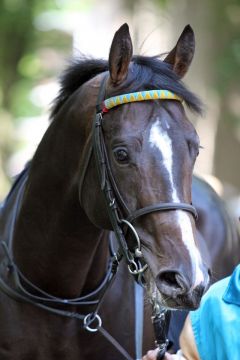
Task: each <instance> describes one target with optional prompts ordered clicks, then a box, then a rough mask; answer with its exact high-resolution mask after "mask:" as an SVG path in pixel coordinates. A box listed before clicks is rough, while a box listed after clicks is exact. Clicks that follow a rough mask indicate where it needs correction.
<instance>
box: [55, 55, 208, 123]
mask: <svg viewBox="0 0 240 360" xmlns="http://www.w3.org/2000/svg"><path fill="white" fill-rule="evenodd" d="M107 70H108V61H107V60H102V59H91V58H80V59H76V60H73V61H72V62H71V64H70V66H69V67H68V68H67V69H66V70H65V72H64V73H63V75H62V77H61V79H60V83H61V89H60V92H59V95H58V97H57V98H56V100H55V102H54V105H53V109H52V114H51V117H52V118H53V117H54V116H55V115H56V114H57V112H58V111H59V109H60V108H61V106H62V105H63V104H64V103H65V101H66V100H67V99H68V98H69V97H70V95H71V94H73V93H74V91H76V90H77V89H78V88H79V87H80V86H81V85H83V84H84V83H85V82H87V81H88V80H90V79H92V78H93V77H95V76H96V75H98V74H100V73H102V72H105V71H107ZM126 87H127V88H128V89H127V90H128V91H129V90H130V89H131V90H132V91H140V90H141V91H143V90H153V89H166V90H170V91H172V92H173V93H175V94H177V95H178V96H180V97H182V98H183V100H184V102H185V104H186V105H187V106H188V107H189V108H190V110H192V111H194V112H196V113H198V114H201V112H202V103H201V101H200V99H199V98H198V97H197V96H196V95H194V94H193V93H192V92H191V91H189V90H188V89H187V88H186V86H185V85H184V84H183V83H182V81H181V80H180V79H179V77H178V76H177V75H176V74H175V73H174V72H173V71H172V70H171V68H170V66H169V65H168V64H167V63H165V62H163V61H161V60H160V59H159V57H156V56H153V57H149V56H140V55H139V56H134V57H133V59H132V67H131V76H130V79H129V84H126ZM115 95H117V94H115Z"/></svg>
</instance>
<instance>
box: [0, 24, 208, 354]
mask: <svg viewBox="0 0 240 360" xmlns="http://www.w3.org/2000/svg"><path fill="white" fill-rule="evenodd" d="M194 46H195V44H194V34H193V31H192V29H191V28H190V26H187V27H186V28H185V29H184V31H183V33H182V34H181V36H180V38H179V40H178V42H177V44H176V46H175V47H174V49H173V50H172V51H171V52H170V53H169V54H168V56H167V57H166V58H165V60H164V61H161V60H159V59H158V58H156V57H143V56H134V57H132V42H131V38H130V35H129V31H128V26H127V25H126V24H125V25H123V26H122V27H121V28H120V29H119V30H118V32H117V33H116V34H115V36H114V39H113V42H112V45H111V49H110V55H109V61H103V60H94V59H82V60H79V61H76V62H75V63H73V64H72V65H71V66H70V67H69V69H68V70H67V71H66V73H65V74H64V76H63V79H62V89H61V92H60V95H59V97H58V99H57V101H56V103H55V107H54V109H53V112H52V122H51V124H50V126H49V128H48V130H47V131H46V133H45V135H44V137H43V139H42V141H41V143H40V144H39V146H38V148H37V150H36V153H35V155H34V157H33V159H32V161H31V163H30V164H29V165H28V166H27V168H26V169H25V170H24V171H23V173H22V174H21V175H20V176H19V178H18V179H17V181H16V182H15V185H14V187H13V189H12V190H11V192H10V194H9V196H8V198H7V199H6V201H5V204H4V206H3V207H2V210H1V220H0V234H1V248H0V251H1V253H0V256H1V268H0V289H1V292H0V359H1V360H28V359H29V360H32V359H34V360H46V359H49V360H55V359H56V360H60V359H61V360H85V359H86V360H87V359H89V360H91V359H99V358H103V359H109V360H110V359H111V360H112V359H124V358H127V356H123V354H121V353H120V352H119V351H118V350H117V349H116V348H115V346H113V344H111V341H113V340H112V338H111V339H110V342H109V336H113V337H114V338H115V339H117V340H118V342H119V343H120V344H121V345H122V346H123V348H124V349H126V351H127V352H128V353H129V354H131V356H132V357H134V356H135V350H134V340H135V338H134V333H135V331H134V328H135V327H136V323H135V320H136V319H135V318H136V316H135V315H134V307H135V306H134V286H133V284H134V280H133V277H132V276H131V274H133V275H134V276H135V278H136V277H137V280H138V281H139V282H140V283H142V282H143V281H144V283H145V287H146V293H147V297H148V298H149V299H150V301H149V303H147V304H146V306H145V308H144V310H145V311H144V334H143V352H145V351H146V350H148V349H150V348H152V347H153V345H154V335H153V329H152V324H151V321H150V317H151V306H150V303H151V302H152V301H153V300H154V304H157V305H159V306H161V307H165V308H166V307H167V308H173V309H195V308H197V307H198V305H199V302H200V299H201V296H202V294H203V292H204V291H205V289H206V287H207V285H208V282H209V269H208V266H207V265H206V263H205V260H204V258H202V256H201V253H200V250H199V244H198V243H199V242H200V240H198V236H197V234H198V232H197V230H196V226H195V215H196V212H195V208H194V207H193V206H192V205H191V201H192V198H191V183H192V171H193V166H194V163H195V160H196V157H197V155H198V151H199V139H198V136H197V134H196V131H195V129H194V127H193V126H192V124H191V123H190V122H189V121H188V119H187V118H186V115H185V112H184V108H183V102H184V103H185V104H186V105H187V106H188V107H189V108H190V109H192V110H194V111H195V112H197V113H199V112H200V110H201V106H200V102H199V100H198V99H197V97H196V96H195V95H194V94H192V93H191V92H190V91H189V90H187V89H186V87H185V86H184V85H183V84H182V82H181V81H180V79H181V78H182V77H183V76H184V75H185V73H186V72H187V70H188V68H189V65H190V63H191V61H192V58H193V54H194ZM123 94H128V95H127V96H125V97H122V98H119V96H120V95H123ZM118 95H119V96H118ZM117 96H118V97H117ZM112 98H113V99H112ZM106 99H110V100H109V101H107V100H106ZM103 100H105V101H104V102H103ZM144 100H147V101H144ZM128 102H129V103H128ZM123 103H124V104H123ZM96 105H98V106H97V113H96ZM116 105H118V106H116ZM111 107H112V108H111ZM92 144H93V145H92ZM113 229H114V231H115V235H114V234H113V232H112V230H113ZM111 239H112V240H113V241H112V242H113V243H114V244H115V243H116V242H117V244H119V250H118V251H115V255H114V256H112V257H111V254H112V250H111V249H110V250H109V243H112V242H111V241H110V240H111ZM116 239H117V240H116ZM114 244H113V245H111V248H112V247H114V246H115V245H114ZM121 257H123V260H122V261H121V263H120V266H119V269H118V273H117V275H116V278H115V281H114V282H113V283H112V284H111V288H108V289H107V291H106V293H105V290H106V286H108V285H109V283H111V279H112V277H111V275H112V273H110V272H109V268H110V269H111V271H112V269H113V268H114V267H113V264H114V266H115V267H117V264H118V262H119V261H120V258H121ZM130 273H131V274H130ZM100 299H102V300H103V301H100ZM99 305H101V307H100V309H99V311H98V313H96V309H97V307H98V306H99ZM91 314H94V317H93V318H92V315H91ZM89 320H91V321H92V322H91V321H89ZM101 325H102V326H101ZM89 329H90V330H91V329H93V330H98V331H96V332H91V331H88V330H89ZM104 329H106V330H107V331H108V333H107V334H110V335H106V332H105V333H104V331H105V330H104ZM103 335H104V336H103ZM113 342H114V341H113ZM115 345H116V344H115Z"/></svg>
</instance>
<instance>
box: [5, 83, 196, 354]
mask: <svg viewBox="0 0 240 360" xmlns="http://www.w3.org/2000/svg"><path fill="white" fill-rule="evenodd" d="M106 80H107V76H104V79H103V80H102V83H101V85H100V90H99V95H98V101H97V106H96V113H95V115H94V119H93V127H92V134H91V139H92V141H89V144H88V152H87V154H86V157H85V163H84V164H83V170H82V173H81V176H80V178H79V200H80V204H82V188H83V184H84V180H85V176H86V172H87V169H88V166H89V163H90V160H91V158H92V155H94V158H95V163H96V167H97V172H98V177H99V181H100V184H101V191H102V193H103V195H104V199H105V203H106V207H107V211H108V216H109V219H110V222H111V225H112V229H113V231H114V234H115V237H116V239H117V243H118V246H119V248H118V250H117V251H116V252H113V251H112V253H111V260H110V262H109V265H108V270H107V272H106V275H105V277H104V279H103V281H102V283H101V284H100V285H99V287H98V288H97V289H95V290H94V291H92V292H91V293H90V294H87V295H85V296H82V297H79V298H75V299H61V298H58V297H55V296H53V295H51V294H48V293H46V292H45V291H43V290H42V289H40V288H39V287H37V286H36V285H34V284H33V283H31V282H30V281H29V280H28V279H27V278H26V277H25V276H24V275H23V274H22V273H21V271H20V269H19V268H18V267H17V265H16V264H15V262H14V260H13V258H12V255H11V251H10V249H9V247H8V245H7V244H6V242H5V241H0V245H1V246H2V248H3V250H4V253H5V260H6V261H4V266H5V268H6V269H7V271H8V273H9V275H11V276H12V280H13V286H10V285H8V284H7V282H6V281H5V280H4V279H3V278H2V276H1V275H0V290H1V291H3V292H4V293H5V294H7V295H8V296H9V297H11V298H13V299H14V300H17V301H21V302H27V303H30V304H32V305H34V306H37V307H39V308H41V309H43V310H45V311H48V312H50V313H53V314H56V315H59V316H63V317H68V318H75V319H78V320H80V321H82V323H83V328H85V329H86V330H88V331H90V332H95V331H99V332H100V333H101V334H102V335H103V336H104V337H105V338H106V339H107V340H108V341H110V342H111V343H112V344H113V346H115V348H117V349H118V351H119V352H120V353H121V354H122V355H123V356H124V357H125V359H128V360H132V358H131V356H130V355H129V354H128V353H127V352H126V351H125V349H123V347H122V346H121V345H120V344H119V343H118V342H117V341H116V340H115V339H114V338H113V337H112V336H111V335H110V334H109V333H108V332H107V331H106V330H105V329H104V328H103V327H102V321H101V318H100V316H99V314H98V311H99V308H100V306H101V304H102V302H103V300H104V298H105V294H106V291H107V290H108V289H109V288H110V286H111V284H112V282H113V280H114V278H115V274H116V272H117V268H118V264H119V262H120V260H121V259H122V258H124V260H125V261H126V263H127V265H128V270H129V272H130V273H131V274H132V275H133V276H134V279H135V280H136V281H137V282H138V283H139V284H140V285H144V272H145V271H146V270H147V267H148V265H147V264H146V263H145V261H144V258H143V254H142V249H141V241H140V238H139V236H138V234H137V231H136V229H135V228H134V225H133V223H134V221H135V220H136V219H138V218H139V217H141V216H145V215H147V214H150V213H153V212H158V211H172V210H183V211H187V212H190V213H191V214H192V215H193V216H194V218H196V217H197V212H196V209H195V208H194V207H193V206H192V205H191V204H187V203H172V202H170V203H157V204H153V205H149V206H146V207H144V208H141V209H136V210H134V211H130V210H129V209H128V206H127V204H126V203H125V202H124V200H123V198H122V196H121V193H120V191H119V189H118V186H117V182H116V181H115V179H114V176H113V173H112V170H111V166H110V162H109V158H108V153H107V150H106V145H105V141H104V132H103V127H102V124H103V121H104V113H106V112H107V111H109V110H110V109H111V108H112V107H114V106H119V105H121V104H123V103H127V102H133V101H144V100H157V99H169V100H170V99H173V100H178V101H180V100H181V99H180V98H179V97H178V96H177V95H175V94H173V93H171V92H169V91H167V90H151V91H144V92H138V93H131V94H124V95H120V96H118V97H114V98H110V99H106V100H104V95H105V87H106ZM26 180H27V175H26V174H25V175H24V184H25V183H26ZM23 191H24V186H22V188H21V192H22V194H23ZM22 194H21V196H19V197H18V198H19V199H21V198H22ZM20 202H21V201H20V200H19V202H18V203H17V204H16V205H15V206H16V209H19V208H20V204H19V203H20ZM17 216H18V210H16V211H15V210H14V219H13V221H12V225H11V227H12V229H10V230H11V234H13V229H14V225H15V222H16V218H17ZM129 232H131V234H132V236H133V237H134V239H135V245H134V247H133V248H131V249H130V248H129V246H128V242H127V239H126V238H127V236H128V233H129ZM11 241H12V239H10V240H9V243H10V244H11ZM23 284H24V285H23ZM96 296H98V297H99V298H98V299H97V300H96ZM59 305H61V306H63V307H69V306H70V309H72V306H74V307H75V306H84V305H86V306H95V310H94V311H93V312H92V313H89V314H87V315H86V314H81V313H78V312H74V311H72V310H70V311H69V310H65V309H64V310H63V309H61V308H59ZM169 317H170V315H169V313H168V312H167V311H166V310H165V309H161V308H160V306H159V304H157V303H156V302H153V325H154V329H155V333H156V339H157V340H156V344H157V345H158V347H159V356H158V359H162V358H163V356H164V354H165V352H166V348H167V345H168V340H167V338H166V333H167V330H168V323H169ZM96 323H97V325H96ZM94 324H95V327H94Z"/></svg>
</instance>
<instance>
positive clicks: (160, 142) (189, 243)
mask: <svg viewBox="0 0 240 360" xmlns="http://www.w3.org/2000/svg"><path fill="white" fill-rule="evenodd" d="M149 142H150V146H151V147H156V148H157V149H158V150H159V151H160V152H161V154H162V159H163V160H162V161H163V165H164V167H165V169H166V171H167V173H168V176H169V183H170V184H169V185H170V189H171V197H172V199H171V201H173V202H180V200H179V197H178V194H177V191H176V188H175V186H174V181H173V152H172V140H171V139H170V137H169V135H168V133H167V131H165V130H163V129H162V127H161V123H160V121H159V119H157V120H156V121H155V123H154V124H153V125H152V127H151V129H150V137H149ZM176 215H177V223H178V226H179V228H180V229H181V235H182V241H183V243H184V244H185V246H186V248H187V249H188V252H189V254H190V258H191V262H192V268H193V273H194V274H195V282H194V287H195V286H197V285H199V284H200V283H201V282H203V281H204V276H203V273H202V270H201V263H202V261H201V256H200V253H199V250H198V248H197V247H196V245H195V242H194V235H193V229H192V224H191V221H190V219H189V216H188V215H187V214H186V212H185V211H182V210H178V211H177V212H176Z"/></svg>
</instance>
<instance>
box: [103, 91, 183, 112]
mask: <svg viewBox="0 0 240 360" xmlns="http://www.w3.org/2000/svg"><path fill="white" fill-rule="evenodd" d="M145 100H178V101H182V98H181V97H180V96H178V95H176V94H174V93H173V92H171V91H169V90H146V91H137V92H133V93H129V94H123V95H118V96H114V97H111V98H109V99H106V100H104V102H103V104H102V112H104V113H105V112H108V110H110V109H112V108H113V107H115V106H118V105H122V104H127V103H130V102H136V101H145Z"/></svg>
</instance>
